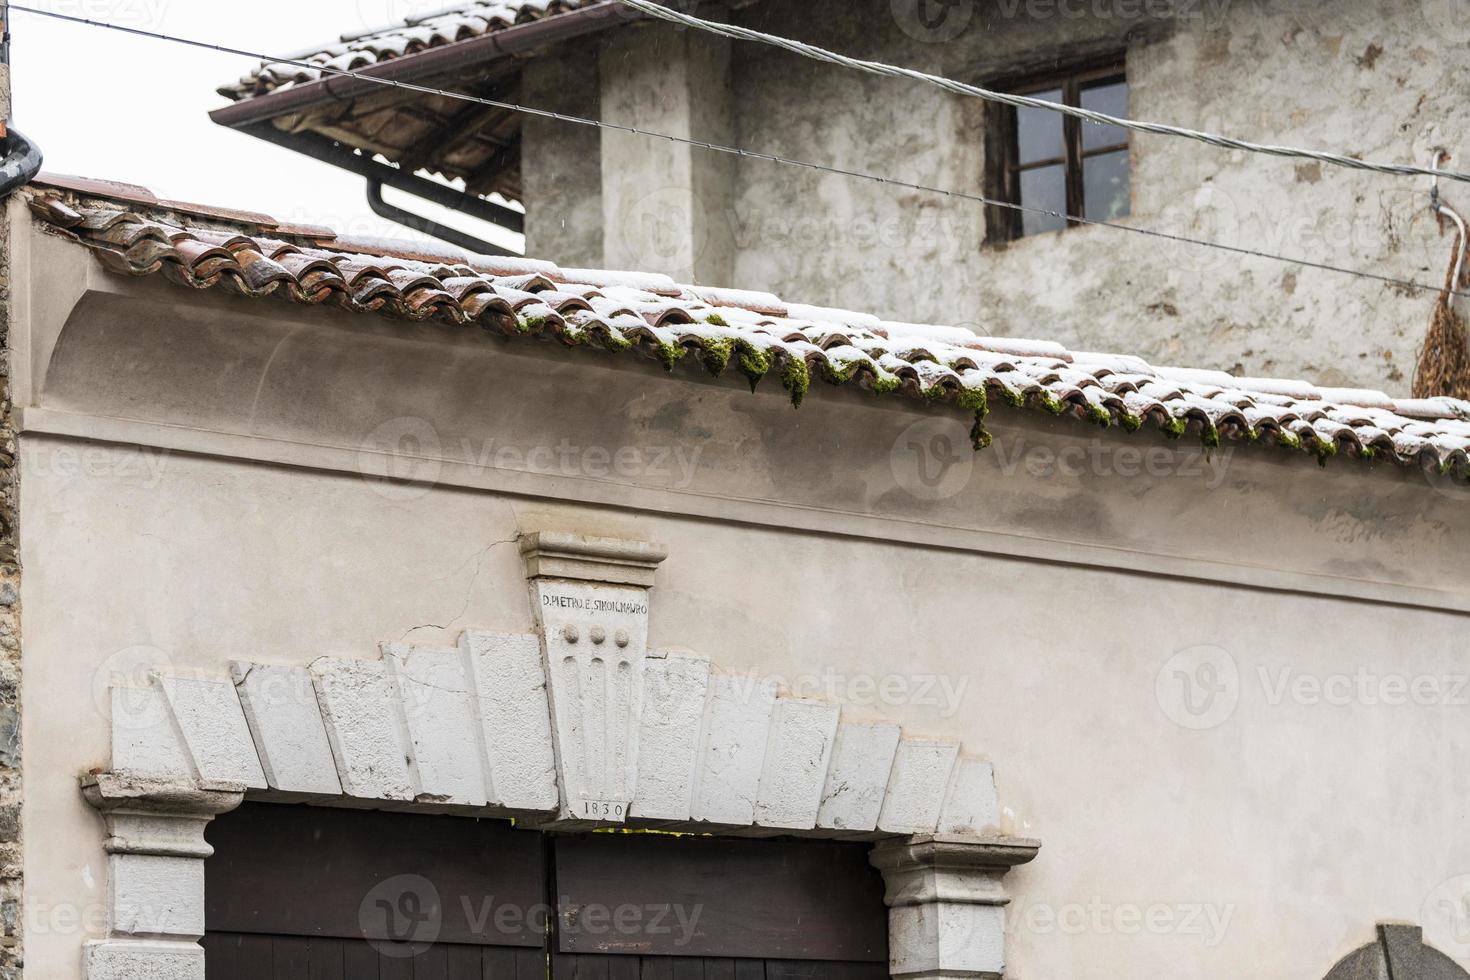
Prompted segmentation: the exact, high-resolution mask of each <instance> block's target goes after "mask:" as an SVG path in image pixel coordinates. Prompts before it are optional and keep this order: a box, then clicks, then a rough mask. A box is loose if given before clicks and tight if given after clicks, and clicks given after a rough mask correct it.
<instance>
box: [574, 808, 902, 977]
mask: <svg viewBox="0 0 1470 980" xmlns="http://www.w3.org/2000/svg"><path fill="white" fill-rule="evenodd" d="M868 850H869V846H868V845H867V844H863V843H849V842H841V841H790V840H784V841H783V840H739V839H720V838H708V837H667V836H662V835H644V834H585V835H579V836H575V837H565V838H558V839H557V840H556V844H555V851H554V853H555V859H554V863H555V877H556V892H557V895H558V896H560V898H559V903H558V908H557V922H558V926H559V929H558V933H557V944H558V947H557V948H558V949H559V951H560V952H563V953H604V952H607V953H611V952H625V953H638V954H640V955H655V956H698V957H749V958H761V959H776V960H796V959H810V960H858V961H865V962H874V963H880V962H886V961H887V958H888V910H887V908H886V907H885V906H884V904H883V878H882V876H881V875H880V874H879V873H878V871H877V870H876V869H874V868H872V867H871V866H870V865H869V864H868Z"/></svg>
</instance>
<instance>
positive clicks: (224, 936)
mask: <svg viewBox="0 0 1470 980" xmlns="http://www.w3.org/2000/svg"><path fill="white" fill-rule="evenodd" d="M244 941H245V937H244V936H240V935H237V934H235V933H227V932H217V933H213V934H210V935H206V936H205V937H204V938H203V939H202V940H200V942H199V945H201V946H203V947H204V973H205V975H206V976H208V977H209V980H237V972H238V971H236V969H235V963H236V961H237V959H238V958H239V949H240V945H241V944H242V943H243V942H244Z"/></svg>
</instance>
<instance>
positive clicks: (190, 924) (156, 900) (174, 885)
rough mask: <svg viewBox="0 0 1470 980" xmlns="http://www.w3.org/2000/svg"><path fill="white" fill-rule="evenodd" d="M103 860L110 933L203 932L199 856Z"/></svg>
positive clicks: (189, 934)
mask: <svg viewBox="0 0 1470 980" xmlns="http://www.w3.org/2000/svg"><path fill="white" fill-rule="evenodd" d="M108 864H109V869H110V873H111V876H112V880H111V883H110V886H109V888H108V894H109V898H110V901H111V909H110V912H111V919H110V922H111V926H112V930H113V932H120V933H134V934H138V935H147V936H179V937H184V938H191V939H192V938H197V937H199V936H202V935H204V860H203V859H202V858H185V857H175V856H173V855H161V854H113V855H112V856H111V857H110V858H109V860H108Z"/></svg>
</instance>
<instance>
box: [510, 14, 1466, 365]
mask: <svg viewBox="0 0 1470 980" xmlns="http://www.w3.org/2000/svg"><path fill="white" fill-rule="evenodd" d="M917 2H918V0H842V2H840V3H839V2H836V0H828V2H825V3H822V4H781V3H770V2H766V3H757V4H754V5H752V6H749V7H745V8H741V9H740V10H737V11H736V12H735V13H734V15H733V16H734V17H735V19H736V20H737V21H738V22H741V23H745V24H748V25H750V26H753V27H757V28H759V29H762V30H766V31H769V32H772V33H775V34H779V35H785V36H792V37H797V38H801V39H803V40H807V41H811V42H814V43H817V44H820V45H823V46H826V47H830V48H832V49H834V50H838V51H842V52H844V53H851V54H855V55H859V56H863V57H868V58H874V59H879V60H884V61H888V62H891V63H897V64H904V65H911V66H914V67H918V68H922V69H926V70H930V71H935V72H939V73H942V74H945V75H948V76H950V77H954V78H959V79H963V80H966V81H972V82H977V83H987V82H992V81H994V80H996V79H1001V78H1005V77H1008V76H1015V75H1017V74H1020V73H1026V72H1030V71H1035V70H1038V69H1042V68H1046V67H1048V66H1054V65H1055V64H1057V63H1058V61H1068V60H1071V59H1074V58H1088V57H1096V56H1098V55H1099V54H1102V53H1105V52H1113V53H1121V52H1125V51H1126V59H1127V69H1128V76H1129V84H1130V89H1131V104H1130V106H1129V112H1130V114H1131V115H1132V116H1134V117H1135V118H1142V119H1150V120H1159V121H1165V122H1171V123H1176V124H1180V125H1186V126H1193V127H1197V128H1202V129H1208V130H1214V131H1217V132H1223V133H1227V134H1230V135H1236V136H1240V137H1242V138H1245V139H1253V140H1257V141H1263V142H1277V143H1288V144H1295V145H1299V146H1308V147H1324V148H1331V149H1335V150H1339V151H1343V152H1347V153H1352V154H1359V155H1362V156H1364V157H1368V158H1374V159H1385V160H1392V161H1413V162H1420V163H1427V162H1428V160H1429V155H1430V150H1431V147H1434V146H1439V145H1444V146H1446V147H1447V148H1448V149H1449V150H1450V151H1451V153H1452V154H1454V155H1455V158H1456V160H1457V163H1456V164H1453V165H1454V166H1460V167H1461V168H1463V166H1464V164H1465V161H1466V160H1470V148H1467V147H1466V146H1465V142H1464V133H1466V132H1467V131H1470V107H1467V106H1466V104H1465V102H1464V100H1463V99H1462V98H1461V97H1460V88H1459V87H1457V85H1456V84H1455V80H1456V79H1457V78H1459V77H1462V76H1463V74H1464V73H1465V71H1466V70H1467V68H1470V43H1467V42H1470V21H1466V20H1465V19H1464V18H1463V17H1461V18H1459V19H1456V18H1455V17H1453V16H1452V15H1453V13H1454V9H1453V2H1452V0H1412V2H1410V3H1407V4H1405V3H1402V2H1398V0H1341V2H1333V3H1325V2H1307V3H1301V2H1288V0H1246V2H1237V0H1198V2H1194V0H1170V2H1165V0H1157V2H1148V3H1145V2H1142V0H1094V2H1089V3H1086V4H1083V3H1080V2H1071V0H957V2H954V3H949V4H946V5H938V4H930V5H929V8H931V12H935V11H937V12H938V14H937V17H931V18H928V19H927V20H926V19H920V18H919V17H918V11H916V9H915V8H914V4H915V3H917ZM630 32H631V33H636V32H645V34H648V35H651V36H652V37H653V39H652V40H648V39H644V40H642V41H640V42H638V43H637V44H636V45H631V46H630V43H629V42H628V41H627V40H626V38H624V37H620V35H622V34H626V33H630ZM687 34H688V32H680V31H676V30H674V29H673V28H672V27H669V26H668V25H635V26H630V27H626V28H621V29H619V31H617V32H613V33H611V34H609V35H605V36H604V38H603V42H602V43H603V45H604V47H603V51H602V54H603V58H604V64H603V66H602V75H603V79H604V81H603V85H604V96H606V94H607V92H606V89H607V86H608V85H610V84H614V83H616V84H617V86H618V90H619V94H620V96H621V97H622V101H620V102H619V104H618V105H617V106H616V108H617V110H618V117H619V121H621V122H627V123H631V124H634V125H646V126H647V127H648V128H650V129H655V130H657V129H658V128H659V125H662V124H666V123H667V113H668V106H669V105H670V103H669V101H668V100H669V99H673V98H675V96H674V94H671V92H670V89H671V88H675V87H678V86H690V85H700V84H704V85H716V84H718V85H721V86H722V92H723V94H724V95H725V97H726V98H728V99H729V102H730V110H729V111H730V114H731V116H732V121H731V122H730V123H729V124H728V125H727V126H723V127H721V132H727V133H728V135H729V139H730V140H731V141H732V142H734V143H736V144H738V145H740V146H742V147H746V148H749V149H752V150H756V151H760V152H766V153H775V154H780V155H782V156H785V157H790V158H795V159H799V160H806V161H812V162H818V163H822V164H826V165H830V166H835V167H841V168H847V169H851V170H860V171H865V172H870V173H875V174H882V175H886V176H891V177H895V178H899V179H902V180H907V181H913V182H917V183H922V184H928V185H933V186H938V187H943V188H949V189H953V190H956V191H961V192H965V193H969V194H978V193H982V192H983V191H984V189H985V188H984V186H983V181H982V173H983V169H984V166H985V160H984V149H983V143H984V138H983V137H984V126H985V117H986V111H985V109H984V106H983V104H982V103H980V102H979V101H978V100H973V99H961V98H958V97H951V96H946V95H944V94H942V93H940V92H937V91H936V90H934V89H932V88H930V87H928V86H924V85H919V84H917V83H908V82H901V81H895V80H891V79H879V78H874V77H871V76H865V75H860V74H856V73H853V72H848V71H844V70H842V69H839V68H835V67H831V66H827V65H821V64H818V63H815V62H811V61H808V60H805V59H802V58H799V57H797V56H794V55H790V54H787V53H785V52H781V51H778V50H775V49H773V48H770V47H767V46H763V45H759V44H754V43H746V42H737V43H734V44H733V46H732V47H731V49H730V55H729V56H730V63H729V69H728V71H729V81H728V84H726V83H724V82H723V81H721V80H720V77H721V76H720V73H718V72H709V71H703V72H693V71H685V70H683V69H682V67H681V66H682V65H683V64H684V62H685V61H686V60H687V59H689V58H690V57H692V54H691V52H693V51H694V49H693V48H691V47H690V42H689V39H688V37H687ZM630 47H636V49H637V50H638V52H639V56H638V58H637V60H636V62H629V61H628V60H627V59H626V57H624V59H623V60H622V61H620V62H617V63H613V64H608V63H606V58H607V55H608V52H609V51H610V50H615V51H619V52H625V51H627V50H629V49H630ZM589 60H592V59H588V58H587V56H586V54H585V52H584V53H583V54H581V55H579V57H578V58H577V59H573V60H571V61H567V62H564V63H563V66H562V67H563V70H565V71H567V72H569V73H571V74H572V76H573V77H576V76H580V75H583V74H586V73H587V71H588V67H587V62H588V61H589ZM654 68H656V69H657V70H656V71H653V74H655V75H656V76H657V77H658V78H659V79H661V84H660V85H657V86H649V87H647V89H646V94H645V98H644V100H643V103H641V109H640V104H639V103H636V102H635V103H629V102H627V99H628V98H629V97H631V95H630V93H632V94H636V93H633V90H632V87H630V86H629V85H628V84H626V83H627V74H628V73H629V72H635V71H641V72H644V73H649V72H650V71H651V70H652V69H654ZM695 95H696V93H690V92H685V93H683V94H681V95H679V96H678V99H677V100H676V101H682V102H684V103H690V104H693V103H696V102H698V101H699V99H698V98H696V97H695ZM704 95H705V96H708V95H709V93H704ZM708 102H709V100H708V98H705V100H704V103H705V104H706V105H708ZM607 108H609V107H608V106H607V105H606V103H604V109H607ZM706 114H708V110H706ZM569 138H570V137H569ZM617 139H618V140H619V141H621V142H627V141H631V140H635V139H638V140H643V141H644V142H643V143H640V144H639V145H640V146H643V147H644V148H645V149H644V150H643V151H640V152H636V153H635V152H628V153H620V154H609V153H608V152H607V146H608V136H607V134H604V136H603V154H602V156H603V165H602V172H603V176H602V186H603V187H604V188H606V187H608V186H618V187H624V188H627V187H636V188H637V189H638V191H639V193H637V194H624V195H622V197H624V198H626V199H627V206H626V207H622V208H620V207H618V206H617V201H616V200H608V201H605V202H604V210H605V213H606V222H607V227H606V228H605V229H604V239H605V242H606V243H609V244H607V247H605V249H604V261H605V262H607V263H608V264H610V265H612V266H613V267H619V266H620V265H626V264H628V263H629V262H630V261H632V260H633V259H635V258H636V259H637V260H638V262H639V266H640V267H641V268H645V269H649V270H651V271H667V272H669V273H671V274H676V275H677V274H681V273H682V274H684V275H686V276H687V275H689V274H690V272H691V270H692V271H693V273H694V275H695V278H699V276H700V274H701V273H703V274H704V275H705V277H706V278H708V277H710V276H713V275H716V274H719V275H721V276H723V277H726V278H728V280H729V281H728V282H721V283H719V284H721V285H735V286H739V287H743V288H749V289H763V290H770V291H773V292H776V293H777V294H778V295H781V296H782V297H783V298H785V299H787V300H790V301H792V302H804V303H811V304H816V305H829V306H838V307H844V308H848V309H854V310H861V311H865V312H874V313H878V314H881V315H883V316H886V317H891V318H895V319H902V320H908V321H911V322H942V323H962V324H966V325H971V326H973V327H974V329H976V330H977V331H978V332H980V333H982V334H989V335H1001V336H1023V337H1037V338H1044V339H1049V340H1056V341H1060V342H1062V343H1064V344H1067V345H1069V346H1071V347H1074V348H1078V349H1084V350H1086V349H1101V350H1112V351H1120V352H1127V353H1134V354H1138V355H1140V356H1143V357H1145V358H1146V359H1149V360H1151V361H1154V362H1156V363H1165V364H1174V363H1178V364H1188V365H1191V366H1199V367H1208V368H1217V369H1223V370H1229V371H1234V372H1237V373H1240V374H1247V375H1259V374H1265V375H1282V376H1289V377H1303V378H1305V379H1307V380H1310V381H1313V382H1316V383H1318V384H1324V385H1345V386H1368V387H1377V388H1382V389H1384V390H1386V391H1389V392H1391V393H1406V392H1407V390H1408V388H1409V383H1410V379H1411V375H1412V371H1413V362H1414V357H1415V352H1416V350H1417V347H1418V344H1419V342H1420V340H1421V338H1422V336H1423V334H1424V330H1425V328H1426V326H1427V324H1428V318H1429V314H1430V311H1431V308H1432V305H1433V301H1434V300H1433V296H1432V295H1431V294H1430V293H1429V292H1428V291H1423V290H1418V291H1416V290H1413V289H1406V288H1403V287H1396V286H1391V285H1386V284H1384V283H1381V282H1376V281H1371V280H1365V279H1358V278H1353V277H1349V276H1344V275H1339V274H1335V273H1331V272H1323V271H1318V270H1312V269H1307V268H1303V267H1300V266H1293V265H1288V264H1282V263H1279V262H1274V261H1267V260H1261V259H1253V258H1248V257H1242V256H1238V255H1233V254H1229V253H1225V252H1220V251H1216V250H1208V249H1202V248H1197V247H1192V246H1187V245H1180V244H1176V243H1172V242H1167V241H1160V240H1158V239H1151V238H1147V237H1144V236H1140V235H1133V234H1129V233H1127V232H1120V231H1115V230H1109V229H1106V228H1076V229H1071V230H1068V231H1065V232H1062V233H1053V234H1046V235H1040V236H1036V237H1033V238H1027V239H1024V240H1021V241H1018V242H1014V243H1011V244H1010V245H1008V246H1000V247H996V246H993V245H991V246H987V245H986V244H985V232H986V228H985V220H984V213H983V207H982V206H981V205H979V204H975V203H973V202H967V201H964V200H957V199H953V198H944V197H939V196H937V195H932V194H924V193H921V192H917V191H910V190H904V189H902V188H897V187H894V186H891V185H888V186H884V185H878V184H873V183H869V182H864V181H858V180H854V179H852V178H849V177H844V176H838V175H835V174H827V173H818V172H814V171H811V170H802V169H798V168H792V167H788V166H782V165H779V164H774V163H771V162H768V161H763V160H757V159H740V160H738V161H737V162H736V166H735V167H734V168H733V174H734V176H733V187H730V188H724V187H720V188H716V189H714V190H710V189H708V188H707V187H706V188H705V189H703V190H702V189H701V187H700V186H698V185H696V186H694V187H692V188H691V187H689V186H683V185H682V184H678V181H672V182H671V177H670V175H671V174H677V173H680V172H687V171H689V167H688V166H684V167H682V169H681V168H680V167H677V166H674V164H673V163H671V162H670V161H677V160H678V159H680V158H682V157H684V156H687V155H688V154H689V153H691V152H692V153H694V154H696V155H702V156H709V155H710V154H709V151H705V150H692V151H691V150H690V149H689V148H687V147H677V146H674V145H661V144H658V143H657V142H653V143H648V142H647V141H646V138H642V137H632V136H627V137H621V136H620V137H618V138H617ZM568 150H569V151H570V152H572V153H573V154H574V155H575V154H576V153H585V149H584V148H580V147H574V146H572V145H571V144H569V145H568ZM1132 152H1133V161H1132V188H1133V201H1132V215H1131V217H1129V218H1127V219H1124V220H1125V221H1126V222H1128V223H1130V224H1133V225H1136V226H1139V227H1145V228H1150V229H1157V230H1160V231H1165V232H1169V233H1173V234H1179V235H1185V236H1189V237H1193V238H1202V239H1209V240H1214V241H1219V242H1224V243H1227V244H1232V245H1237V246H1241V247H1246V248H1255V249H1260V250H1264V251H1268V252H1276V253H1283V254H1288V255H1292V256H1299V257H1301V258H1304V259H1309V260H1313V261H1318V262H1326V263H1331V264H1336V265H1342V266H1347V267H1351V268H1354V269H1361V270H1366V271H1369V272H1373V273H1377V274H1382V275H1387V276H1392V277H1396V278H1403V279H1413V280H1418V281H1421V282H1428V283H1435V284H1437V283H1439V282H1441V281H1442V280H1443V278H1444V275H1445V270H1446V267H1447V264H1448V260H1449V255H1450V247H1451V241H1450V237H1449V235H1448V234H1447V233H1446V232H1445V231H1443V230H1442V229H1440V228H1439V227H1438V226H1437V223H1436V220H1435V218H1434V216H1433V215H1432V214H1431V213H1430V212H1429V210H1428V182H1427V181H1425V180H1420V179H1415V178H1397V177H1385V176H1376V175H1368V174H1360V173H1356V172H1351V171H1345V170H1341V169H1338V168H1331V167H1322V166H1318V165H1316V164H1298V163H1294V162H1293V161H1290V160H1280V159H1275V158H1269V157H1261V156H1256V155H1249V154H1242V153H1226V152H1222V151H1219V150H1216V149H1214V148H1211V147H1207V146H1204V145H1201V144H1195V143H1191V142H1186V141H1182V140H1178V139H1171V138H1163V137H1149V136H1136V137H1134V139H1133V141H1132ZM554 157H555V153H554V152H553V150H552V148H550V147H544V148H542V149H541V150H539V151H538V152H534V153H533V152H528V154H527V157H526V167H527V169H528V171H529V170H531V169H533V168H535V167H537V166H539V165H540V164H539V163H538V160H544V161H550V160H553V158H554ZM666 157H667V159H665V158H666ZM584 159H585V157H584ZM548 165H549V164H548ZM685 183H688V181H686V182H685ZM590 184H591V181H590V180H582V181H574V182H570V183H568V184H565V185H563V186H561V187H560V188H559V189H558V190H556V191H553V192H552V196H549V197H542V198H540V199H537V198H534V197H533V198H531V199H529V200H528V207H529V209H530V210H531V213H532V214H536V213H537V212H538V211H539V212H541V213H542V214H546V213H548V212H550V213H552V214H555V213H556V212H557V210H558V209H567V210H568V211H569V212H570V211H576V210H580V209H581V208H582V207H583V202H585V200H586V198H587V197H588V195H589V194H590V193H592V192H593V190H594V189H593V188H591V187H589V186H588V185H590ZM676 185H678V186H676ZM691 192H692V200H686V198H689V197H691ZM1445 193H1446V197H1447V199H1448V201H1449V202H1450V203H1451V204H1455V203H1461V204H1464V205H1465V206H1467V207H1470V189H1466V188H1463V187H1461V186H1458V185H1454V184H1449V185H1447V186H1446V189H1445ZM650 201H654V202H674V203H675V204H676V205H677V206H668V207H659V208H651V207H650V206H649V204H648V202H650ZM650 212H655V213H650ZM533 223H534V221H533ZM639 235H642V236H644V239H646V240H640V239H639V237H638V236H639ZM681 235H682V236H683V239H682V242H683V244H684V245H686V246H687V247H675V244H671V243H679V242H681V238H680V236H681ZM535 243H536V242H535V239H534V238H533V242H532V245H533V251H534V249H535ZM613 244H615V245H616V246H617V247H616V248H614V247H612V245H613ZM701 248H703V249H705V250H706V251H709V252H711V255H708V256H700V255H696V256H695V257H694V259H693V260H692V261H691V259H690V256H689V254H687V253H689V252H691V251H694V252H697V251H698V250H699V249H701ZM729 251H733V257H727V253H728V252H729ZM545 257H547V258H553V259H555V258H558V256H555V255H547V256H545ZM661 257H667V263H666V264H667V265H668V266H669V267H668V268H661V267H660V265H659V263H660V260H661ZM725 270H729V272H728V273H726V271H725Z"/></svg>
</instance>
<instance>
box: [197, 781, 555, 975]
mask: <svg viewBox="0 0 1470 980" xmlns="http://www.w3.org/2000/svg"><path fill="white" fill-rule="evenodd" d="M206 837H207V838H208V840H209V842H210V843H211V844H213V845H214V849H215V851H214V855H213V856H212V857H210V858H209V859H208V860H206V862H205V906H206V911H205V927H206V929H207V930H208V931H210V932H241V933H245V932H249V933H269V934H272V935H283V936H335V937H338V938H341V939H402V938H404V937H406V936H411V937H412V938H415V939H416V938H419V936H418V934H417V933H416V932H415V930H416V928H417V927H418V926H419V925H420V924H422V923H425V922H430V921H434V920H437V922H438V929H437V934H436V935H435V936H434V937H432V938H434V939H436V940H437V941H438V942H444V943H464V944H472V945H488V944H494V945H507V946H526V947H533V946H534V947H538V948H539V947H540V946H542V944H543V942H544V936H543V934H542V932H541V930H540V928H539V923H538V922H535V921H531V920H529V919H528V918H527V917H526V916H525V915H521V914H517V915H498V914H497V912H498V911H499V910H500V908H501V907H502V906H509V908H510V909H512V910H524V909H530V908H534V907H536V906H537V905H539V904H540V903H541V902H542V901H543V898H542V896H543V895H544V893H545V884H544V882H545V874H544V867H543V866H544V858H543V851H542V848H541V846H540V843H541V839H540V838H539V837H538V836H536V835H534V834H531V833H528V832H525V831H517V830H514V829H512V828H511V827H510V825H509V824H508V823H506V822H503V821H496V820H471V819H468V818H464V817H448V816H442V815H424V814H407V813H384V812H378V811H372V810H337V809H331V808H326V807H306V806H282V805H280V804H269V803H247V804H245V805H244V806H242V807H240V808H239V809H238V810H236V811H234V812H233V813H229V814H225V815H224V816H223V817H220V818H218V819H216V820H214V821H211V823H210V825H209V829H208V831H207V833H206ZM426 917H428V918H426Z"/></svg>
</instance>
